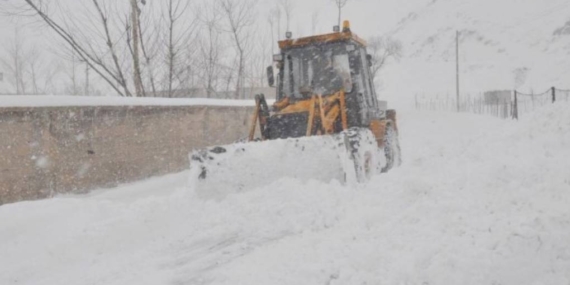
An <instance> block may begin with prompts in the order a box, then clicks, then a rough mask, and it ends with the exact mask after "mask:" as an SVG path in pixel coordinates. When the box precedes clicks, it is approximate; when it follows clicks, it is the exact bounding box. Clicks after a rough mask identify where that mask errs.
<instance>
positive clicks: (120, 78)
mask: <svg viewBox="0 0 570 285" xmlns="http://www.w3.org/2000/svg"><path fill="white" fill-rule="evenodd" d="M26 1H30V0H26ZM93 5H95V8H96V9H97V12H98V14H99V17H100V18H101V24H102V25H103V28H104V29H105V36H106V38H107V47H108V48H109V52H110V53H111V56H112V57H113V63H114V64H115V72H116V76H117V79H118V80H117V81H118V82H119V84H120V85H121V86H122V87H123V89H124V90H125V93H124V94H125V95H126V96H129V97H130V96H132V95H131V92H130V91H129V87H128V85H127V80H126V79H125V76H124V75H123V71H122V68H121V65H120V64H119V57H118V55H117V51H116V50H115V45H114V43H113V40H112V39H111V32H110V31H109V18H108V16H107V15H106V14H105V12H103V10H102V9H101V6H100V5H99V0H93ZM80 54H81V53H80ZM86 61H87V60H86Z"/></svg>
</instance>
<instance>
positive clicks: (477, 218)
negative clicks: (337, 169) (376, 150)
mask: <svg viewBox="0 0 570 285" xmlns="http://www.w3.org/2000/svg"><path fill="white" fill-rule="evenodd" d="M569 107H570V105H569V104H555V105H552V106H549V107H547V108H545V109H544V110H541V111H540V112H537V113H536V115H535V116H534V117H533V118H526V119H523V120H521V121H520V122H513V121H505V120H498V119H494V118H490V117H483V116H475V115H468V114H445V113H442V114H434V113H400V132H401V133H400V134H401V140H402V144H403V145H402V153H403V160H404V161H403V165H402V166H401V167H400V168H397V169H394V170H392V171H391V172H390V173H388V174H385V175H380V176H376V177H373V179H372V181H371V182H370V183H369V184H367V185H365V186H363V185H360V186H357V187H345V186H342V185H341V184H340V183H338V182H336V181H333V182H331V183H322V182H318V181H314V180H312V181H307V182H303V181H301V180H297V179H293V178H283V179H281V180H279V181H276V182H274V183H272V184H269V185H266V186H262V187H260V188H257V189H249V191H246V192H243V193H236V194H230V195H227V196H226V197H225V198H223V199H221V200H211V199H202V198H200V197H199V195H197V193H195V192H194V191H192V189H188V188H185V187H184V186H183V185H185V183H186V178H185V177H186V175H188V173H182V174H180V175H175V176H171V177H168V178H164V179H158V180H155V181H151V182H147V183H141V184H137V185H132V186H129V187H126V188H122V189H115V190H110V191H105V192H101V193H95V194H92V195H89V196H87V197H85V196H75V197H74V196H72V197H61V198H57V199H52V200H46V201H39V202H26V203H19V204H13V205H4V206H2V207H0V221H1V222H0V268H2V270H0V283H1V284H40V285H41V284H105V285H108V284H143V285H144V284H149V285H150V284H537V285H538V284H568V283H569V282H570V270H569V269H570V244H569V243H568V240H570V226H569V225H570V210H569V209H570V208H569V207H568V205H569V204H570V172H569V171H568V169H570V160H568V157H570V147H569V144H570V137H569V134H570V111H569V110H570V108H569ZM177 185H181V186H177Z"/></svg>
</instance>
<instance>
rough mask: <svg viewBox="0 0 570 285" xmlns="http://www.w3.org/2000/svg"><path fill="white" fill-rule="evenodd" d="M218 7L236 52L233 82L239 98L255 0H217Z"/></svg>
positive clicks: (236, 96) (249, 41) (236, 95)
mask: <svg viewBox="0 0 570 285" xmlns="http://www.w3.org/2000/svg"><path fill="white" fill-rule="evenodd" d="M219 3H220V8H221V10H222V13H223V14H224V16H225V18H226V22H227V24H226V26H227V29H226V31H227V32H229V33H230V34H231V37H232V39H233V42H234V46H235V49H236V53H237V60H236V61H237V73H236V78H235V80H236V84H235V87H236V89H235V92H236V93H235V98H236V99H238V98H240V92H241V90H242V88H243V83H244V72H245V60H246V49H247V48H250V43H251V35H252V33H251V31H250V30H249V27H250V26H251V25H252V24H253V23H254V21H253V19H254V16H253V9H251V7H253V6H254V5H255V0H244V1H241V2H237V1H234V0H219Z"/></svg>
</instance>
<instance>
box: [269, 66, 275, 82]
mask: <svg viewBox="0 0 570 285" xmlns="http://www.w3.org/2000/svg"><path fill="white" fill-rule="evenodd" d="M267 84H269V86H270V87H273V86H275V76H274V75H273V66H268V67H267Z"/></svg>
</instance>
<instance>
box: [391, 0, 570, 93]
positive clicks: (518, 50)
mask: <svg viewBox="0 0 570 285" xmlns="http://www.w3.org/2000/svg"><path fill="white" fill-rule="evenodd" d="M428 2H429V3H428ZM569 21H570V2H568V1H566V0H547V1H535V0H501V1H494V0H478V1H473V0H433V1H426V2H424V3H418V4H417V5H416V7H415V8H413V9H411V12H410V13H409V15H408V16H406V17H404V18H403V19H402V20H401V21H400V22H399V23H398V24H397V25H396V27H394V28H393V29H392V30H391V31H390V32H389V34H390V35H391V36H393V37H395V38H397V39H399V40H401V41H402V42H403V45H404V49H405V57H404V59H403V60H402V61H401V62H400V63H395V64H391V65H390V66H389V68H386V69H385V70H384V74H383V82H384V88H385V90H384V94H385V95H386V96H387V97H389V98H390V99H393V100H400V99H402V97H404V99H406V100H408V102H409V100H410V97H413V95H415V94H426V95H435V94H439V95H440V96H441V95H446V94H450V95H452V96H453V95H455V35H456V31H459V32H460V33H461V35H460V65H461V67H460V75H461V80H460V83H461V87H462V91H463V92H465V93H471V94H473V95H474V94H478V93H481V92H485V91H488V90H504V89H513V88H515V87H517V88H518V89H520V90H521V91H524V92H532V91H535V92H542V91H544V90H546V89H548V88H549V87H551V86H557V87H559V88H562V89H566V88H568V87H570V69H569V68H568V66H570V24H569ZM515 70H518V72H515ZM410 93H411V94H410Z"/></svg>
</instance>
